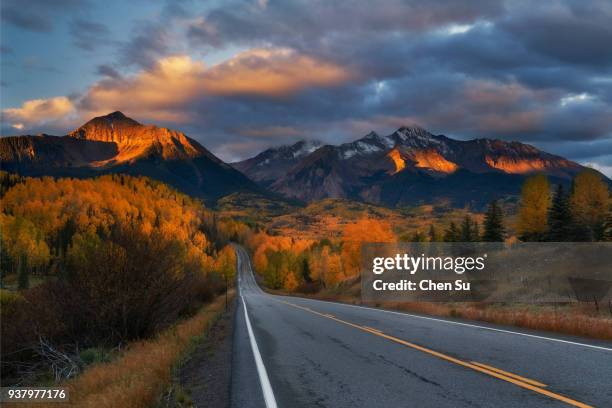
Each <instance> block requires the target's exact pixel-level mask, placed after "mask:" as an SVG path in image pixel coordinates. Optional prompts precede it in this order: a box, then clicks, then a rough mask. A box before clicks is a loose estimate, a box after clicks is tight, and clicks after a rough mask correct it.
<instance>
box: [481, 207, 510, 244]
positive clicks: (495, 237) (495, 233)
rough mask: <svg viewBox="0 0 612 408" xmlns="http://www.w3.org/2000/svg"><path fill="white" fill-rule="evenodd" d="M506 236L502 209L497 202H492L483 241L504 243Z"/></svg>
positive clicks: (488, 209)
mask: <svg viewBox="0 0 612 408" xmlns="http://www.w3.org/2000/svg"><path fill="white" fill-rule="evenodd" d="M505 235H506V230H505V228H504V219H503V213H502V209H501V208H500V207H499V205H498V204H497V200H494V201H491V202H490V203H489V207H488V208H487V212H486V213H485V219H484V232H483V234H482V240H483V241H485V242H502V241H503V240H504V236H505Z"/></svg>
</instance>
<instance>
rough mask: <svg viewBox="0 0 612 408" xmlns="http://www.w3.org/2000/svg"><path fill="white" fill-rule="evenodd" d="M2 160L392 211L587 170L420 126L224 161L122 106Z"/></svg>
mask: <svg viewBox="0 0 612 408" xmlns="http://www.w3.org/2000/svg"><path fill="white" fill-rule="evenodd" d="M0 165H1V168H2V170H5V171H9V172H16V173H20V174H22V175H26V176H43V175H50V176H72V177H91V176H95V175H99V174H104V173H127V174H132V175H143V176H148V177H151V178H155V179H158V180H160V181H163V182H165V183H168V184H170V185H172V186H174V187H176V188H178V189H179V190H181V191H183V192H185V193H187V194H190V195H193V196H196V197H200V198H203V199H205V200H207V201H213V202H214V201H216V200H218V199H219V198H221V197H224V196H228V195H230V194H234V193H237V192H247V193H250V195H246V196H245V197H254V196H253V195H252V194H253V193H255V194H256V196H257V195H259V196H261V195H265V196H267V197H268V198H270V199H272V198H273V199H282V197H284V198H287V199H293V200H299V201H303V202H311V201H316V200H320V199H324V198H346V199H351V200H357V201H364V202H369V203H374V204H379V205H385V206H390V207H395V206H405V205H415V204H421V203H432V202H440V201H443V202H447V203H448V204H450V205H452V206H464V205H467V204H469V205H474V206H476V207H481V206H483V205H485V204H486V203H487V202H489V201H490V200H492V199H497V198H503V197H506V196H515V195H517V194H518V193H519V192H520V188H521V185H522V183H523V181H524V180H525V177H527V176H528V175H530V174H533V173H544V174H546V175H548V176H549V178H551V181H552V182H554V183H565V184H568V183H569V181H570V180H571V178H572V177H573V176H574V175H575V174H577V173H578V172H580V171H582V170H584V169H585V168H584V167H583V166H581V165H579V164H578V163H575V162H573V161H570V160H567V159H565V158H563V157H560V156H555V155H552V154H549V153H546V152H543V151H541V150H538V149H537V148H535V147H533V146H531V145H528V144H524V143H519V142H505V141H501V140H494V139H473V140H467V141H462V140H455V139H451V138H449V137H446V136H443V135H434V134H432V133H430V132H428V131H427V130H425V129H423V128H421V127H418V126H411V127H401V128H399V129H398V130H396V131H395V132H393V133H391V134H389V135H386V136H382V135H379V134H377V133H376V132H370V133H369V134H367V135H366V136H364V137H362V138H361V139H358V140H355V141H353V142H349V143H344V144H340V145H329V144H323V143H322V142H318V141H300V142H297V143H295V144H293V145H290V146H280V147H275V148H270V149H267V150H265V151H263V152H261V153H259V154H257V155H255V156H254V157H252V158H249V159H247V160H243V161H240V162H236V163H232V164H231V165H230V164H227V163H224V162H223V161H222V160H220V159H219V158H217V157H216V156H215V155H213V154H212V153H211V152H210V151H208V150H207V149H206V148H205V147H204V146H202V145H201V144H200V143H198V142H197V141H195V140H194V139H192V138H190V137H188V136H186V135H185V134H184V133H182V132H179V131H176V130H171V129H167V128H164V127H158V126H153V125H143V124H140V123H138V122H137V121H135V120H133V119H131V118H128V117H127V116H125V115H124V114H123V113H121V112H113V113H110V114H108V115H105V116H99V117H96V118H93V119H92V120H90V121H89V122H87V123H85V124H84V125H83V126H81V127H79V128H77V129H75V130H74V131H72V132H70V133H69V134H67V135H65V136H52V135H47V134H41V135H37V136H33V135H25V136H10V137H3V138H0ZM606 180H607V179H606ZM608 182H610V181H609V180H608ZM249 200H251V199H249Z"/></svg>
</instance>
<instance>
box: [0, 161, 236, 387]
mask: <svg viewBox="0 0 612 408" xmlns="http://www.w3.org/2000/svg"><path fill="white" fill-rule="evenodd" d="M0 185H1V192H2V204H1V206H0V231H1V234H2V235H1V245H2V257H1V259H2V263H1V275H0V276H1V278H2V286H3V289H1V290H0V296H1V297H0V300H1V302H2V310H1V313H2V316H1V317H2V340H3V347H2V364H3V366H2V371H3V375H11V376H21V377H23V376H24V375H26V374H28V373H31V372H35V371H36V370H35V368H36V367H37V366H40V365H41V364H45V357H47V356H48V355H49V353H50V350H53V353H62V354H66V355H75V356H77V357H78V355H79V352H80V351H82V350H86V349H88V348H92V347H102V348H113V347H117V346H120V345H122V344H125V342H127V341H130V340H133V339H139V338H147V337H151V336H153V335H155V334H156V333H158V332H159V331H160V330H161V329H163V328H165V327H168V326H169V325H171V324H173V323H174V322H175V321H176V320H177V319H179V318H180V317H181V316H186V315H189V314H191V313H193V312H194V311H195V310H197V308H198V306H199V305H200V304H202V303H205V302H208V301H209V300H210V299H211V298H212V297H213V296H215V294H217V293H220V292H222V291H224V290H225V289H226V282H229V283H230V284H231V283H232V282H233V277H234V274H235V255H234V251H233V249H232V248H231V246H229V241H230V239H232V238H233V239H237V237H238V235H239V234H243V233H244V231H245V230H244V228H245V227H242V226H241V225H240V224H237V223H234V222H232V221H227V220H220V219H219V218H218V216H217V215H216V214H215V213H214V212H212V211H210V210H208V209H206V208H204V206H203V205H202V203H201V202H199V201H197V200H194V199H192V198H190V197H188V196H186V195H184V194H181V193H179V192H177V191H176V190H174V189H172V188H170V187H168V186H167V185H165V184H163V183H160V182H157V181H154V180H151V179H148V178H145V177H130V176H124V175H107V176H102V177H99V178H95V179H87V180H78V179H54V178H50V177H45V178H40V179H39V178H21V177H18V176H14V175H9V174H7V173H2V174H1V175H0ZM79 350H80V351H79ZM77 360H78V359H77ZM75 361H76V360H75Z"/></svg>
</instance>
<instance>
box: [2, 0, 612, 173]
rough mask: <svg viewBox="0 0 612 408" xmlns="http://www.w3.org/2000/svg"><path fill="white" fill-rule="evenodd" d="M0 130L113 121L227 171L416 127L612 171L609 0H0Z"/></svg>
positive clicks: (50, 129)
mask: <svg viewBox="0 0 612 408" xmlns="http://www.w3.org/2000/svg"><path fill="white" fill-rule="evenodd" d="M1 18H2V25H1V27H2V28H1V47H2V48H1V51H2V61H1V68H2V71H1V80H2V83H1V86H2V88H1V104H2V129H1V132H2V135H14V134H25V133H39V132H46V133H52V134H65V133H66V132H67V131H68V130H71V129H72V128H75V127H77V126H78V125H80V124H81V123H83V122H84V121H86V120H87V119H89V118H91V117H92V116H96V115H101V114H105V113H108V112H111V111H115V110H121V111H123V112H124V113H125V114H127V115H128V116H131V117H133V118H134V119H136V120H138V121H141V122H143V123H153V124H158V125H164V126H167V127H172V128H175V129H178V130H182V131H184V132H185V133H187V134H188V135H189V136H192V137H194V138H196V139H198V140H199V141H200V142H202V143H203V144H204V145H205V146H207V147H208V148H209V149H210V150H212V151H213V152H214V153H216V154H218V155H219V156H220V157H222V158H223V159H225V160H235V159H237V158H243V157H247V156H251V155H253V154H254V153H256V152H258V151H259V150H261V149H263V148H266V147H268V146H271V145H279V144H283V143H287V142H292V141H296V140H298V139H303V138H306V139H308V138H316V139H321V140H324V141H327V142H332V143H339V142H343V141H347V140H352V139H356V138H358V137H361V136H363V135H364V134H366V133H367V132H369V131H370V130H375V131H377V132H380V133H383V134H384V133H387V132H391V131H392V130H394V129H395V128H397V127H399V126H400V125H404V124H420V125H421V126H423V127H425V128H427V129H428V130H430V131H432V132H433V133H436V134H441V133H442V134H446V135H447V136H451V137H455V138H460V139H468V138H474V137H491V138H500V139H505V140H519V141H523V142H527V143H531V144H534V145H536V146H538V147H540V148H542V149H544V150H547V151H550V152H553V153H557V154H561V155H564V156H566V157H569V158H571V159H574V160H576V161H579V162H581V163H588V164H592V165H593V166H595V167H598V168H600V169H601V170H603V171H604V172H605V173H607V174H608V175H612V46H611V44H612V24H611V23H610V22H611V21H612V2H610V1H607V0H602V1H588V0H586V1H585V0H577V1H546V2H533V1H495V0H488V1H432V0H429V1H412V0H387V1H384V2H382V1H381V2H377V3H374V2H366V1H343V0H338V1H333V2H332V1H325V0H322V1H318V0H304V1H297V0H283V1H280V0H251V1H195V0H183V1H176V0H175V1H168V2H164V1H152V0H134V1H130V2H123V1H104V2H101V1H100V2H94V1H93V0H90V1H82V0H54V1H47V0H28V1H23V0H3V1H2V15H1Z"/></svg>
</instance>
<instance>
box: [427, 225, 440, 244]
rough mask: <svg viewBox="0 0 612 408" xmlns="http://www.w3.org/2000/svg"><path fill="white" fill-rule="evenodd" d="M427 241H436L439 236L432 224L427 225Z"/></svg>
mask: <svg viewBox="0 0 612 408" xmlns="http://www.w3.org/2000/svg"><path fill="white" fill-rule="evenodd" d="M428 235H429V242H438V241H439V240H440V237H439V236H438V231H436V228H435V227H434V225H433V224H431V225H430V226H429V234H428Z"/></svg>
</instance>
